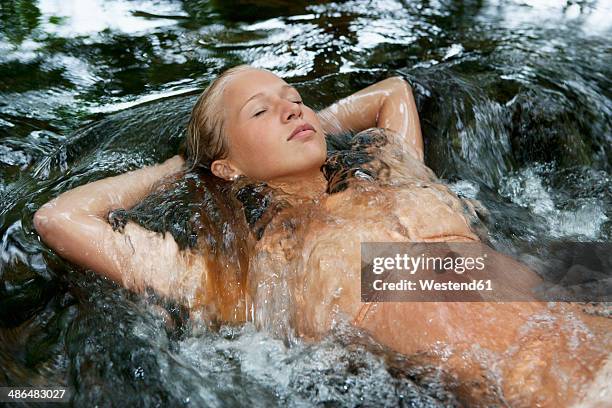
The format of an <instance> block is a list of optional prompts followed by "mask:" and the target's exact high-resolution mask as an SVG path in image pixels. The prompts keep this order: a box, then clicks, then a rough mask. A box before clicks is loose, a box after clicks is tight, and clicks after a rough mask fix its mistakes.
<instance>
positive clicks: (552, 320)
mask: <svg viewBox="0 0 612 408" xmlns="http://www.w3.org/2000/svg"><path fill="white" fill-rule="evenodd" d="M374 127H375V128H376V129H385V131H384V132H383V131H380V130H371V131H370V132H366V133H361V134H360V135H361V136H359V135H358V137H356V138H355V139H354V141H353V142H354V143H353V148H354V149H357V150H358V148H362V151H363V152H365V153H363V155H362V156H360V158H361V159H360V160H358V165H357V166H353V167H351V166H348V167H349V168H347V166H342V165H339V164H338V163H340V164H342V157H339V156H335V157H332V158H329V159H328V158H327V152H326V136H325V135H326V134H334V133H341V132H345V131H352V132H361V131H364V130H366V129H368V128H374ZM362 142H363V143H362ZM365 142H367V143H365ZM364 143H365V144H366V146H365V147H364V146H359V145H360V144H364ZM187 151H188V159H189V167H190V168H191V169H192V170H194V169H195V168H205V169H207V170H208V171H210V172H211V173H212V174H213V175H214V176H215V177H216V178H218V179H221V180H225V181H226V182H227V183H229V185H230V186H236V189H238V188H239V187H243V186H246V185H249V184H250V183H256V182H260V183H261V182H263V183H265V186H266V187H265V188H266V190H265V191H267V192H268V195H267V196H266V197H268V198H269V200H268V201H267V208H268V209H269V210H268V215H267V216H259V217H255V219H254V220H249V226H250V227H252V228H251V229H250V230H248V231H245V234H244V236H242V237H239V239H241V240H242V241H243V242H244V245H242V246H241V251H242V253H244V254H246V255H245V257H246V259H247V261H246V265H247V266H246V267H244V265H242V266H239V267H236V268H243V269H242V270H246V271H247V272H246V276H245V275H244V274H239V273H238V274H236V273H231V272H230V271H229V269H231V268H232V266H230V265H229V264H227V263H224V262H214V259H213V258H215V257H216V256H220V255H215V254H213V253H212V252H211V251H208V252H207V251H206V250H200V251H198V250H194V249H189V250H180V249H179V247H178V245H177V243H176V241H175V240H174V239H173V237H172V236H170V234H166V235H165V236H160V235H158V234H155V233H153V232H151V231H148V230H146V229H144V228H142V227H140V226H139V225H137V224H136V223H133V222H128V223H127V224H126V225H125V227H124V229H123V232H118V231H114V230H113V228H112V227H111V226H110V225H109V223H108V221H107V215H108V213H109V211H111V210H114V209H117V208H130V207H132V206H133V205H135V204H136V203H137V202H139V201H140V200H141V199H142V198H143V197H144V196H145V195H146V194H147V193H148V192H149V191H151V189H152V188H153V187H154V185H155V184H156V183H157V182H158V181H159V180H160V179H162V178H164V177H166V176H170V175H172V174H174V173H176V172H179V171H181V170H183V169H184V167H185V163H184V161H183V159H182V158H181V157H180V156H175V157H173V158H171V159H169V160H167V161H166V162H164V163H163V164H161V165H157V166H151V167H147V168H144V169H139V170H136V171H133V172H129V173H126V174H122V175H120V176H117V177H111V178H108V179H104V180H100V181H96V182H93V183H90V184H87V185H85V186H81V187H78V188H76V189H74V190H71V191H68V192H66V193H64V194H62V195H60V196H59V197H57V198H56V199H54V200H52V201H51V202H49V203H47V204H45V205H44V206H43V207H41V209H40V210H39V211H38V212H37V213H36V215H35V219H34V222H35V227H36V229H37V231H38V232H39V234H40V235H41V237H42V239H43V240H44V241H45V243H47V245H49V246H50V247H52V248H53V249H55V250H56V251H57V252H58V253H59V254H60V255H62V256H63V257H65V258H66V259H68V260H70V261H72V262H74V263H76V264H79V265H81V266H84V267H87V268H91V269H93V270H94V271H96V272H98V273H100V274H102V275H104V276H106V277H108V278H110V279H113V280H114V281H116V282H118V283H121V284H123V285H125V286H126V287H128V288H130V289H133V290H136V291H140V290H144V289H145V288H146V287H150V288H152V289H154V290H155V291H156V292H158V293H159V294H162V295H165V296H168V297H173V298H176V299H180V300H182V301H183V302H185V303H186V304H187V305H188V306H190V307H191V308H192V310H194V311H195V310H197V311H200V312H201V313H203V314H204V315H205V316H206V317H207V318H209V319H220V320H224V321H245V320H253V321H254V322H255V323H256V324H257V325H258V326H259V327H262V328H265V329H267V330H270V331H273V332H275V333H277V334H279V335H284V336H290V335H292V334H296V335H298V336H300V337H303V338H320V337H321V336H322V335H324V334H325V333H326V332H327V331H328V330H329V329H330V328H331V327H333V326H334V324H335V323H336V322H337V321H338V320H339V319H343V320H348V321H350V322H351V323H352V324H354V325H355V326H356V327H358V328H361V329H364V330H365V331H367V332H369V333H370V334H371V335H372V336H373V337H374V338H375V339H376V340H377V341H379V342H380V343H382V344H385V345H387V346H389V347H391V348H393V349H395V350H397V351H399V352H401V353H405V354H409V355H415V354H417V353H418V354H419V355H422V356H423V358H424V359H425V360H427V361H428V362H433V363H436V364H439V365H440V366H442V367H444V368H445V369H448V370H449V371H450V372H451V373H453V374H454V375H456V376H458V377H459V379H460V386H459V388H458V391H457V392H458V393H459V395H460V396H463V397H465V398H466V400H467V401H472V402H473V403H475V402H477V403H480V404H482V405H491V404H503V403H506V404H510V405H513V406H532V405H541V406H561V405H567V404H568V403H570V402H573V401H577V400H578V399H580V398H582V397H583V396H584V395H585V394H586V393H587V389H586V387H587V383H588V382H589V381H590V380H592V379H593V378H594V377H595V374H596V372H597V371H598V370H599V369H600V368H601V367H602V366H603V365H604V364H605V358H606V356H607V352H608V351H609V350H610V344H609V339H606V338H605V337H604V335H603V334H605V333H606V332H607V330H608V329H609V326H606V324H607V322H603V321H600V320H597V319H595V318H588V317H586V316H581V315H579V314H578V312H577V311H576V310H575V309H572V308H571V307H570V306H567V305H566V306H559V305H557V306H555V307H549V306H548V305H544V304H540V303H535V302H532V303H485V302H480V303H467V302H466V303H454V302H447V303H435V302H429V303H408V302H406V303H399V302H391V303H362V302H361V299H360V285H359V282H360V275H359V274H360V243H361V242H410V241H413V242H440V241H447V242H478V241H479V236H478V234H477V230H476V226H477V220H478V217H477V214H476V212H475V211H474V207H473V206H471V205H469V203H466V202H465V201H463V200H460V199H459V198H458V197H456V196H455V195H454V194H453V193H452V192H451V191H450V190H449V189H448V188H447V187H445V186H444V185H442V184H440V183H438V182H437V180H436V177H435V175H434V174H433V172H432V171H431V170H430V169H429V168H427V167H426V166H425V164H424V162H423V141H422V138H421V130H420V125H419V119H418V114H417V110H416V106H415V102H414V98H413V95H412V92H411V90H410V88H409V86H408V85H407V83H406V82H405V81H404V80H402V79H401V78H399V77H393V78H389V79H386V80H384V81H381V82H379V83H376V84H374V85H372V86H369V87H367V88H365V89H363V90H361V91H359V92H357V93H355V94H353V95H351V96H349V97H348V98H345V99H342V100H340V101H338V102H337V103H335V104H333V105H332V106H330V107H328V108H326V109H324V110H323V111H321V112H319V113H316V112H314V111H313V110H312V109H310V108H308V107H307V106H305V105H304V104H303V102H302V99H301V97H300V94H299V92H298V91H297V90H296V89H295V88H293V87H291V86H290V85H289V84H287V83H286V82H285V81H283V80H282V79H281V78H279V77H277V76H276V75H274V74H272V73H270V72H268V71H265V70H259V69H254V68H251V67H248V66H239V67H235V68H233V69H230V70H228V71H225V72H224V73H223V74H222V75H221V76H219V77H218V78H217V79H216V80H215V81H213V83H212V84H211V85H210V86H209V87H208V88H207V89H206V90H205V91H204V92H203V94H202V95H201V97H200V98H199V100H198V102H197V103H196V105H195V107H194V109H193V112H192V117H191V120H190V123H189V126H188V140H187ZM236 189H234V190H236ZM230 190H231V191H234V190H232V187H230ZM229 201H231V200H230V199H229V198H228V203H229ZM237 239H238V237H237ZM202 248H204V247H202ZM224 268H225V269H224ZM226 269H228V270H226ZM516 273H517V274H519V276H518V277H516V276H511V277H509V279H510V280H533V281H536V278H535V277H534V276H532V275H531V274H530V272H527V271H525V270H521V271H517V272H516ZM237 276H238V277H237ZM602 333H603V334H602ZM576 356H577V357H579V361H578V360H575V359H574V360H572V357H576ZM596 382H597V381H595V382H593V383H594V384H595V383H596ZM592 392H594V391H592Z"/></svg>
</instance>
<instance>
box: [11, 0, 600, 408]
mask: <svg viewBox="0 0 612 408" xmlns="http://www.w3.org/2000/svg"><path fill="white" fill-rule="evenodd" d="M611 13H612V5H611V4H610V3H609V2H606V1H599V2H597V1H588V0H585V1H572V0H570V1H555V0H546V1H535V0H534V1H506V2H493V1H477V0H473V1H465V2H459V1H450V0H448V1H404V2H401V1H392V0H389V1H376V2H367V1H348V2H326V1H314V2H310V1H300V0H298V1H282V0H272V1H258V2H255V1H249V0H242V1H183V2H179V1H167V0H160V1H149V0H137V1H128V0H112V1H102V0H89V1H82V2H81V1H79V2H77V1H74V2H65V1H51V0H41V1H39V2H36V1H28V0H21V1H4V0H2V1H0V228H1V230H0V236H1V240H0V282H1V285H0V367H1V369H0V385H20V386H25V385H33V386H35V385H58V384H63V385H65V386H69V387H71V388H72V389H73V390H74V392H75V395H74V397H73V400H72V403H73V405H75V406H83V405H87V406H89V405H93V404H99V405H101V406H108V405H110V404H112V405H115V406H124V405H130V406H157V405H171V406H181V405H192V406H220V405H229V406H234V405H254V406H274V405H281V406H284V405H286V404H290V405H292V406H312V405H316V404H323V405H331V406H355V405H359V404H362V405H365V406H368V405H390V406H394V405H406V406H438V405H453V404H456V403H457V399H456V397H455V395H454V394H453V387H452V384H450V383H449V382H446V381H444V379H443V378H442V377H443V374H442V373H440V372H437V371H436V370H434V369H431V368H428V367H423V366H419V365H418V364H412V363H411V362H410V361H409V359H408V360H406V359H403V358H400V357H397V356H393V355H392V354H389V353H386V352H383V351H382V350H380V349H379V348H377V347H376V345H373V344H370V342H368V341H367V339H363V338H359V340H358V341H357V340H355V339H354V338H353V337H352V336H354V333H351V331H350V330H349V329H346V330H344V329H339V330H338V331H337V332H336V333H334V334H333V335H332V336H330V337H329V338H328V339H327V340H325V341H323V342H322V343H321V344H315V345H309V344H301V343H298V344H294V345H292V347H290V348H288V347H287V345H286V344H284V343H283V342H281V341H280V340H277V339H274V338H273V337H271V336H269V335H267V334H265V333H259V332H256V331H255V330H254V329H253V328H252V327H251V326H250V325H245V326H243V327H238V328H231V327H223V328H222V329H221V330H220V331H211V330H209V329H207V328H206V327H205V326H204V325H201V324H198V322H195V321H190V320H188V319H186V318H185V317H184V311H182V310H181V309H180V308H176V307H173V306H172V305H167V304H162V306H164V307H165V308H166V309H167V310H168V311H169V312H170V314H171V315H173V317H174V318H175V319H174V320H175V324H174V326H167V325H166V324H165V323H164V318H163V315H161V314H160V313H158V312H157V311H156V310H157V309H156V308H155V306H154V305H155V304H156V303H159V302H158V301H156V300H155V299H153V298H146V297H143V296H136V295H133V294H130V293H128V292H126V291H123V290H121V289H118V288H116V287H115V286H113V285H111V284H110V283H108V282H105V281H103V280H101V279H99V278H97V277H96V276H95V275H94V274H93V273H91V272H89V271H82V270H80V269H78V268H75V267H74V266H72V265H69V264H67V263H66V262H64V261H63V260H61V259H60V258H58V257H57V256H56V255H55V254H54V253H53V252H51V251H50V250H48V249H47V248H45V247H44V246H43V245H42V244H41V243H40V241H39V239H38V236H37V234H36V232H35V231H34V229H33V226H32V215H33V213H34V212H35V211H36V210H37V209H38V208H39V207H40V206H41V205H42V204H44V203H45V202H46V201H48V200H49V199H51V198H52V197H54V196H56V195H58V194H59V193H61V192H63V191H66V190H68V189H70V188H73V187H76V186H78V185H81V184H84V183H87V182H89V181H93V180H97V179H99V178H102V177H106V176H111V175H115V174H119V173H122V172H125V171H127V170H131V169H135V168H138V167H141V166H144V165H149V164H153V163H156V162H160V161H162V160H164V159H165V158H168V157H170V156H172V155H173V154H175V153H176V151H177V149H178V148H179V145H180V143H181V140H182V137H183V131H184V125H185V123H186V120H187V118H188V115H189V111H190V109H191V106H192V104H193V103H194V100H195V98H196V95H197V93H198V91H199V90H201V89H202V87H204V86H205V85H206V84H207V83H208V82H209V81H210V80H211V78H213V77H214V76H215V75H216V74H217V73H218V72H219V71H220V70H221V69H223V68H224V67H229V66H232V65H235V64H239V63H249V64H252V65H255V66H259V67H264V68H268V69H271V70H273V71H274V72H276V73H278V74H279V75H281V76H284V77H285V78H287V80H288V81H289V82H291V83H294V84H296V85H297V87H298V88H299V89H300V91H301V93H302V94H303V96H304V99H305V102H306V103H307V104H308V105H310V106H312V107H314V108H317V109H318V108H322V107H324V106H326V105H328V104H330V103H332V102H333V101H334V100H336V99H337V98H339V97H341V96H345V95H349V94H350V93H352V92H354V91H356V90H358V89H361V88H362V87H365V86H367V85H369V84H371V83H373V82H374V81H377V80H380V79H383V78H386V77H388V76H390V75H398V74H399V75H402V76H404V77H405V78H407V79H408V80H409V81H410V82H411V83H412V84H413V87H414V88H415V92H416V97H417V102H418V105H419V109H420V113H421V121H422V126H423V133H424V137H425V142H426V162H427V164H428V165H429V166H430V167H432V168H433V169H434V171H435V172H436V173H437V174H438V175H440V176H441V177H442V178H444V179H446V180H447V181H448V183H450V184H451V185H452V187H453V189H454V190H455V191H456V192H458V193H459V194H461V195H463V196H466V197H468V198H478V199H479V200H481V201H482V202H483V203H484V205H485V206H486V207H487V209H488V210H489V212H490V216H489V219H488V220H487V226H488V227H489V229H490V235H491V240H492V242H493V243H494V244H495V245H496V247H498V248H499V249H503V250H507V251H510V252H511V251H513V250H516V249H518V248H521V247H525V246H538V245H541V244H542V243H543V242H546V241H548V240H553V239H573V240H582V241H610V240H611V235H612V181H611V178H610V172H611V170H612V155H611V150H612V134H611V124H612V115H611V111H612V103H611V98H612V91H611V90H612V83H611V80H610V78H612V68H611V67H612V63H611V62H612V45H611V42H610V40H609V38H610V34H611V31H612V25H611V24H610V19H609V16H610V15H611Z"/></svg>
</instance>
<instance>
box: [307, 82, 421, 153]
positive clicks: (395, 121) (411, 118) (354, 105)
mask: <svg viewBox="0 0 612 408" xmlns="http://www.w3.org/2000/svg"><path fill="white" fill-rule="evenodd" d="M318 116H319V120H320V121H321V125H322V126H323V130H324V131H325V133H327V134H334V133H343V132H347V131H350V132H360V131H362V130H365V129H368V128H371V127H380V128H385V129H389V130H391V131H393V132H396V133H398V134H399V135H400V137H401V139H402V140H403V141H404V142H405V143H408V144H409V145H410V147H411V148H412V149H411V150H412V151H414V152H415V153H414V154H415V155H416V156H417V158H418V159H419V160H420V161H423V138H422V136H421V125H420V123H419V115H418V112H417V109H416V103H415V101H414V97H413V95H412V90H411V89H410V86H409V85H408V83H407V82H406V81H405V80H404V79H403V78H401V77H399V76H395V77H391V78H387V79H385V80H383V81H380V82H377V83H375V84H373V85H370V86H368V87H367V88H364V89H362V90H361V91H358V92H355V93H354V94H352V95H350V96H348V97H346V98H344V99H341V100H339V101H338V102H336V103H334V104H333V105H331V106H329V107H327V108H325V109H323V110H322V111H320V112H318Z"/></svg>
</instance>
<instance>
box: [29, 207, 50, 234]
mask: <svg viewBox="0 0 612 408" xmlns="http://www.w3.org/2000/svg"><path fill="white" fill-rule="evenodd" d="M46 205H47V204H46ZM52 219H53V212H52V211H51V210H49V209H48V208H46V207H45V206H42V207H41V208H40V209H39V210H38V211H36V212H35V213H34V219H33V221H34V228H35V229H36V232H37V233H38V235H40V237H41V238H44V237H45V236H47V235H48V234H49V231H50V229H51V223H52Z"/></svg>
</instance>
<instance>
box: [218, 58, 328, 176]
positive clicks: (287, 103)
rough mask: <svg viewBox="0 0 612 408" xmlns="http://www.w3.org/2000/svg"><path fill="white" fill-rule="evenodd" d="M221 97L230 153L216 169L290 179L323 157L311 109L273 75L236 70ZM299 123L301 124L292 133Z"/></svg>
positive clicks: (324, 151) (321, 139)
mask: <svg viewBox="0 0 612 408" xmlns="http://www.w3.org/2000/svg"><path fill="white" fill-rule="evenodd" d="M222 102H223V106H224V108H225V115H226V116H225V132H226V136H227V137H228V138H229V140H228V142H229V143H228V146H229V154H228V156H227V158H226V159H223V160H218V161H217V165H215V163H213V167H212V169H213V172H215V173H216V174H217V175H221V176H222V177H224V178H231V177H232V176H234V175H246V176H248V177H251V178H254V179H256V180H262V181H272V180H278V181H289V180H291V179H292V178H295V177H296V176H297V177H299V176H303V175H306V174H309V173H311V172H314V171H318V170H319V169H320V167H321V165H322V164H323V163H324V162H325V158H326V155H327V149H326V143H325V135H324V133H323V130H322V128H321V123H320V122H319V119H318V117H317V115H316V113H315V112H314V111H313V110H312V109H310V108H309V107H307V106H305V105H304V104H303V103H302V98H301V96H300V94H299V93H298V91H297V90H296V89H295V88H293V87H292V86H290V85H288V84H287V83H286V82H285V81H283V80H282V79H281V78H279V77H278V76H276V75H274V74H272V73H271V72H268V71H263V70H258V69H252V70H248V71H244V72H240V73H237V74H235V75H234V76H233V77H231V78H230V79H229V82H228V83H227V85H226V87H225V89H224V92H223V96H222ZM300 129H306V130H303V131H299V132H298V133H295V132H296V131H298V130H300ZM292 135H293V137H292ZM219 165H222V167H220V166H219ZM224 172H225V173H224ZM219 173H221V174H219Z"/></svg>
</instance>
